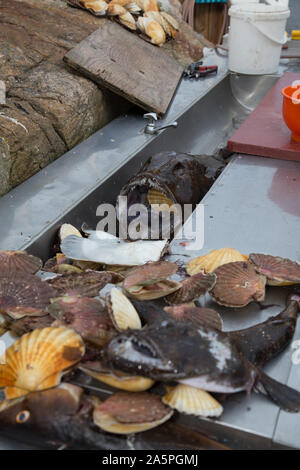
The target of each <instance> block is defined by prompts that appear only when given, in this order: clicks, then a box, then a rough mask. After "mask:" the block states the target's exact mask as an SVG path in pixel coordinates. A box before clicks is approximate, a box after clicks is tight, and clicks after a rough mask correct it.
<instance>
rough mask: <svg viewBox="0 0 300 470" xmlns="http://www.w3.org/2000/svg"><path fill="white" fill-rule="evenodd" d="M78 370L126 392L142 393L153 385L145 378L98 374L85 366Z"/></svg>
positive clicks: (106, 373)
mask: <svg viewBox="0 0 300 470" xmlns="http://www.w3.org/2000/svg"><path fill="white" fill-rule="evenodd" d="M79 369H80V370H81V371H82V372H84V373H85V374H87V375H90V376H91V377H93V378H94V379H96V380H99V381H100V382H103V383H105V384H107V385H110V386H111V387H115V388H118V389H119V390H124V391H126V392H144V391H145V390H148V389H149V388H150V387H152V385H153V384H154V380H152V379H148V378H147V377H138V376H129V375H125V374H122V375H115V374H113V373H112V372H109V371H108V372H98V371H96V370H93V369H92V368H90V367H89V366H88V365H86V364H84V365H82V366H80V367H79Z"/></svg>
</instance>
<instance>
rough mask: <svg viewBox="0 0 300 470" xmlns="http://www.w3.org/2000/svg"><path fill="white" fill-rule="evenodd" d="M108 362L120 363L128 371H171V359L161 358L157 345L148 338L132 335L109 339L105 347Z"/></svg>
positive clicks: (172, 368) (172, 369)
mask: <svg viewBox="0 0 300 470" xmlns="http://www.w3.org/2000/svg"><path fill="white" fill-rule="evenodd" d="M107 357H108V360H109V362H111V363H113V364H114V365H121V366H122V368H125V369H127V370H129V371H131V370H133V369H137V370H138V371H140V372H143V371H145V372H150V371H151V372H153V371H159V372H165V373H172V372H173V371H174V369H175V368H174V365H173V363H172V361H170V360H165V359H163V357H162V355H161V354H160V351H159V350H158V348H157V345H156V344H154V343H153V342H152V341H151V339H150V338H148V339H147V340H144V339H140V338H139V339H138V338H136V337H135V336H134V335H129V336H118V337H117V338H114V339H112V340H111V342H110V343H109V345H108V348H107Z"/></svg>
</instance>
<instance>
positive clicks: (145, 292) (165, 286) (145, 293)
mask: <svg viewBox="0 0 300 470" xmlns="http://www.w3.org/2000/svg"><path fill="white" fill-rule="evenodd" d="M180 287H181V283H180V282H176V281H169V280H165V281H160V282H157V283H155V284H151V285H147V286H140V287H137V288H136V289H133V288H131V289H130V291H126V292H127V293H128V295H129V297H132V298H133V299H136V300H154V299H160V298H161V297H165V296H166V295H169V294H172V293H173V292H176V291H177V290H178V289H180Z"/></svg>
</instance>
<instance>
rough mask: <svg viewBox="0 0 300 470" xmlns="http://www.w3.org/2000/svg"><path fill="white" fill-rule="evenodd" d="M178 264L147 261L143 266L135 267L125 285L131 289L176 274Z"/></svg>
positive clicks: (127, 288) (127, 277)
mask: <svg viewBox="0 0 300 470" xmlns="http://www.w3.org/2000/svg"><path fill="white" fill-rule="evenodd" d="M177 270H178V266H177V265H176V264H175V263H169V262H168V261H157V262H156V263H147V264H144V265H143V266H138V267H137V268H133V269H132V270H131V271H130V272H129V273H128V275H127V276H126V278H125V280H124V282H123V287H124V289H126V290H128V291H130V289H132V288H136V287H137V286H147V285H149V284H155V283H156V282H159V281H163V280H164V279H167V278H168V277H170V276H172V275H173V274H175V273H176V272H177Z"/></svg>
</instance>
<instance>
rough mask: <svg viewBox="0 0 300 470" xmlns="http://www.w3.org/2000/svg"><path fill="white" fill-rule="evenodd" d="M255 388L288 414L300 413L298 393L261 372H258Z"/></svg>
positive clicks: (299, 394) (299, 396)
mask: <svg viewBox="0 0 300 470" xmlns="http://www.w3.org/2000/svg"><path fill="white" fill-rule="evenodd" d="M255 388H256V390H257V391H259V392H261V393H263V394H264V395H267V396H268V397H269V398H271V400H272V401H274V403H276V405H278V406H279V407H280V408H282V409H283V410H285V411H289V412H290V413H298V412H299V411H300V393H299V392H297V390H294V389H293V388H291V387H288V386H287V385H284V384H282V383H280V382H277V380H275V379H272V377H269V376H268V375H267V374H265V373H264V372H262V371H258V377H257V382H256V385H255Z"/></svg>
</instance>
